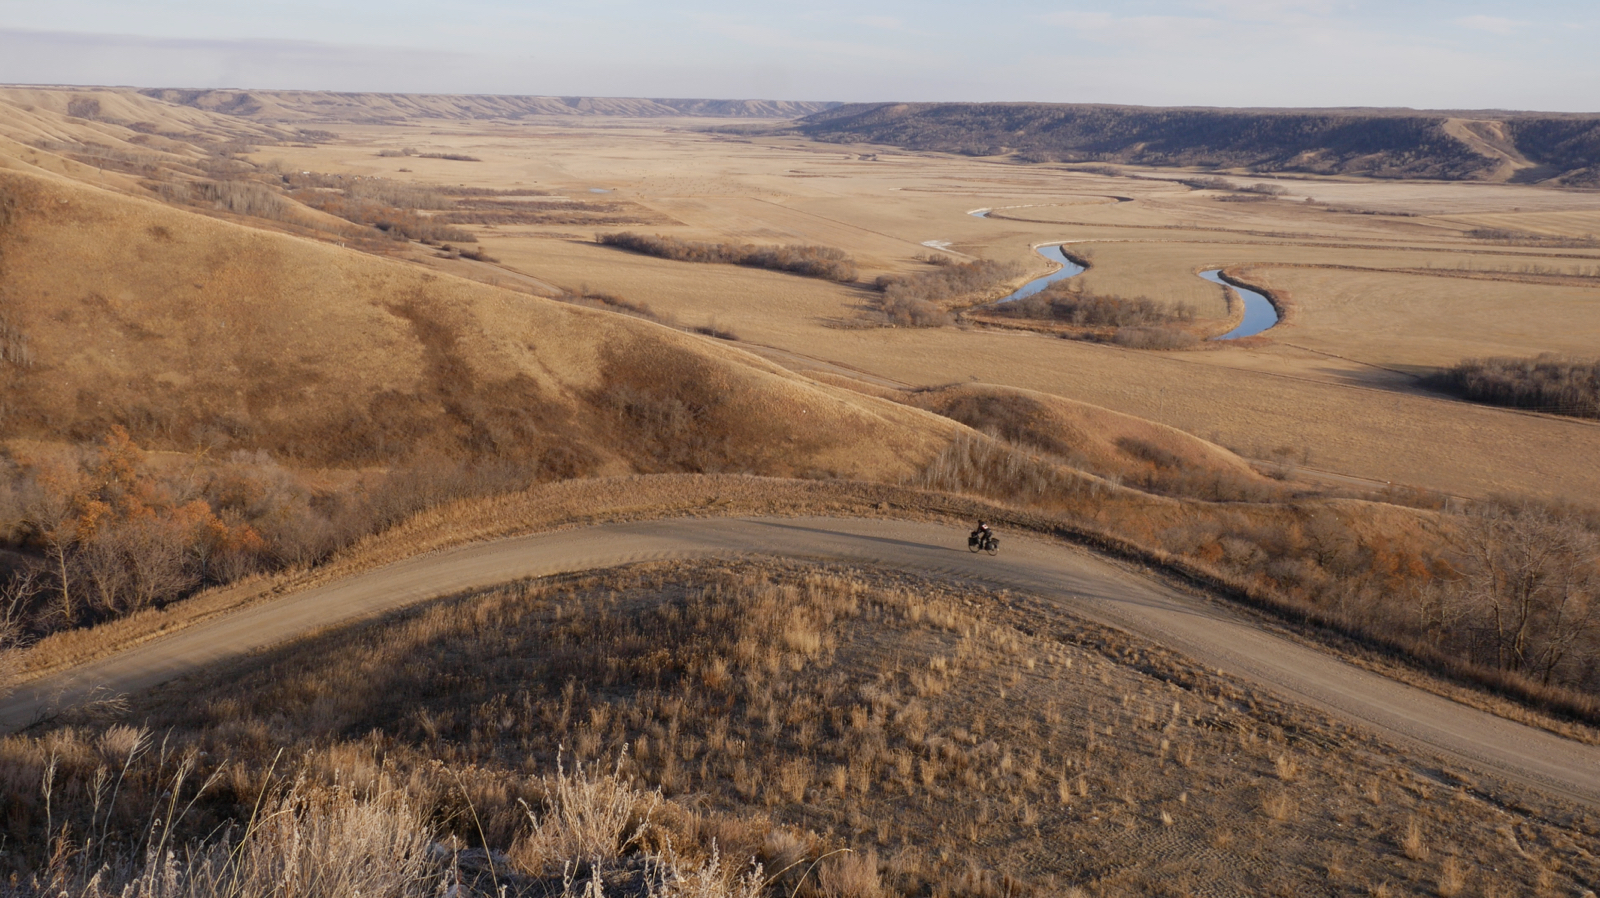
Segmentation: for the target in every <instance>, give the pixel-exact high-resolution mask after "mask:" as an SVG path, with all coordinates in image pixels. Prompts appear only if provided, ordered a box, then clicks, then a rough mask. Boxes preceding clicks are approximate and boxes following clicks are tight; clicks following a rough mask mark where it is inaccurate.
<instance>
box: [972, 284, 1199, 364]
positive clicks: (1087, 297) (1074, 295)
mask: <svg viewBox="0 0 1600 898" xmlns="http://www.w3.org/2000/svg"><path fill="white" fill-rule="evenodd" d="M971 317H972V318H973V319H974V320H976V321H982V322H986V323H992V324H1004V323H1006V322H1008V321H1028V322H1040V323H1044V324H1050V325H1057V326H1059V328H1060V331H1061V333H1062V335H1063V336H1070V337H1079V338H1088V339H1096V340H1106V341H1109V342H1112V343H1115V344H1117V345H1118V346H1126V347H1128V348H1130V349H1190V348H1192V347H1194V346H1196V345H1198V344H1199V343H1200V338H1199V337H1197V336H1196V335H1194V334H1193V333H1191V332H1190V331H1189V330H1187V326H1188V325H1190V324H1192V323H1193V322H1194V307H1193V306H1191V305H1189V304H1188V303H1177V304H1168V303H1162V302H1157V301H1156V300H1153V299H1150V298H1149V297H1147V296H1138V297H1134V298H1131V299H1130V298H1126V297H1121V296H1106V295H1101V294H1096V293H1088V292H1085V291H1084V290H1083V288H1082V285H1081V284H1079V283H1077V282H1075V281H1057V282H1056V283H1054V284H1051V285H1050V286H1048V287H1046V288H1045V289H1043V290H1041V291H1039V292H1038V293H1035V294H1033V295H1032V296H1025V297H1023V298H1021V299H1014V300H1010V301H1007V302H1001V303H995V304H993V305H990V306H985V307H984V308H982V309H980V310H977V311H976V312H975V313H973V314H972V316H971Z"/></svg>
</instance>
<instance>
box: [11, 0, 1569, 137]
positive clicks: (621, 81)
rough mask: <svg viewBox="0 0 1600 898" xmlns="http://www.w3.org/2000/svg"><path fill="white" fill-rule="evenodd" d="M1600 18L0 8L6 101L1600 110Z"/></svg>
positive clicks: (480, 6)
mask: <svg viewBox="0 0 1600 898" xmlns="http://www.w3.org/2000/svg"><path fill="white" fill-rule="evenodd" d="M1597 47H1600V3H1596V2H1595V0H1581V2H1580V0H1543V2H1541V0H1532V2H1528V0H1525V2H1523V3H1520V4H1510V3H1486V2H1475V0H1457V2H1445V0H1145V2H1138V0H1135V2H1126V3H1120V4H1111V3H1105V2H1100V3H1088V2H1072V0H1058V2H1044V0H1000V2H989V3H978V2H967V3H954V2H945V0H917V2H910V0H813V2H798V3H797V2H785V3H733V2H725V0H694V2H686V3H676V4H673V3H662V2H658V0H588V2H567V3H560V4H557V3H547V2H511V0H449V2H447V0H382V2H376V0H316V2H312V0H252V2H250V3H230V2H227V0H221V2H219V0H172V2H165V3H152V2H139V0H45V2H40V0H0V82H8V83H49V84H131V85H138V86H162V87H256V88H268V87H276V88H304V89H329V90H347V91H361V90H374V91H415V92H431V93H505V94H555V95H593V96H646V97H718V98H733V97H737V98H750V97H759V98H772V99H804V100H1046V101H1060V102H1102V103H1139V104H1151V105H1165V104H1185V105H1219V106H1250V105H1263V106H1265V105H1271V106H1345V105H1351V106H1355V105H1360V106H1413V107H1432V108H1519V109H1545V110H1572V111H1600V52H1597V50H1596V48H1597Z"/></svg>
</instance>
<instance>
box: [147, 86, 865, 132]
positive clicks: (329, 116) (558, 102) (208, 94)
mask: <svg viewBox="0 0 1600 898" xmlns="http://www.w3.org/2000/svg"><path fill="white" fill-rule="evenodd" d="M139 92H140V93H141V94H144V95H145V96H147V97H151V98H154V99H158V100H164V101H166V102H168V103H176V104H179V105H182V106H191V107H194V108H196V109H203V110H206V111H207V112H218V113H222V114H224V115H233V116H239V117H241V118H248V119H252V120H255V121H260V122H293V123H297V124H311V123H317V122H391V121H399V120H404V119H418V118H438V119H503V118H513V119H514V118H525V117H528V116H536V115H615V116H634V117H651V118H662V117H670V116H710V117H719V118H760V119H796V118H800V117H802V116H806V115H812V114H815V113H818V112H825V111H827V110H829V109H832V108H834V107H836V106H838V105H840V104H838V103H813V102H796V101H789V100H675V99H644V98H633V97H542V96H498V95H475V94H388V93H336V92H333V91H301V90H184V89H178V88H151V89H147V90H141V91H139Z"/></svg>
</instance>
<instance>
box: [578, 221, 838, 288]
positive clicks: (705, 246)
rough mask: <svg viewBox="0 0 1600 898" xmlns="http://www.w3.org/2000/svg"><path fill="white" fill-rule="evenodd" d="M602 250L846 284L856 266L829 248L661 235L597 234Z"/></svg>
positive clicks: (623, 232) (596, 237)
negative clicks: (761, 270)
mask: <svg viewBox="0 0 1600 898" xmlns="http://www.w3.org/2000/svg"><path fill="white" fill-rule="evenodd" d="M594 239H595V242H596V243H599V244H600V245H601V246H615V247H619V248H621V249H625V250H629V251H631V252H636V253H641V254H643V255H647V256H656V257H658V258H662V259H672V260H673V261H676V262H711V263H719V264H723V265H744V266H747V267H750V268H765V269H769V270H771V271H787V272H789V273H791V274H798V275H802V276H804V277H812V278H822V279H823V280H828V281H839V282H840V283H849V282H851V281H854V280H855V279H856V263H855V260H854V259H852V258H850V257H849V256H848V255H846V254H845V253H844V251H843V250H839V249H835V248H833V247H831V246H809V245H802V244H788V245H785V246H757V245H755V244H752V243H702V242H700V241H695V240H681V239H679V238H677V237H666V236H663V235H661V234H654V235H651V234H637V233H634V232H632V231H621V232H618V233H615V234H596V235H595V238H594Z"/></svg>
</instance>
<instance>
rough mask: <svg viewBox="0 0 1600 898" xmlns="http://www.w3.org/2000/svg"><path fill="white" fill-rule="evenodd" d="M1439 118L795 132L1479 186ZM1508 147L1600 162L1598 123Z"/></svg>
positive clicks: (864, 117) (1468, 151) (898, 116)
mask: <svg viewBox="0 0 1600 898" xmlns="http://www.w3.org/2000/svg"><path fill="white" fill-rule="evenodd" d="M1451 121H1452V118H1451V117H1450V116H1448V115H1445V114H1442V113H1439V114H1431V113H1410V112H1386V111H1361V110H1352V111H1333V112H1328V111H1311V110H1306V111H1301V110H1233V109H1198V108H1192V109H1191V108H1184V109H1162V108H1145V107H1131V106H1089V105H1057V104H1044V103H898V104H877V105H868V104H851V105H846V106H842V107H839V108H837V109H832V110H828V111H826V112H821V113H817V114H814V115H811V116H808V117H807V118H805V119H802V120H801V122H800V123H799V124H798V126H797V130H798V131H799V132H800V133H802V134H805V135H806V136H808V137H812V138H816V139H819V140H828V141H849V142H861V143H876V144H887V145H890V146H902V147H908V148H911V149H919V150H937V151H941V152H952V153H963V154H967V155H976V156H993V155H1003V154H1014V155H1015V156H1016V157H1017V158H1019V159H1021V160H1023V161H1030V162H1089V161H1095V162H1123V163H1130V164H1138V165H1181V166H1206V167H1221V168H1248V169H1252V170H1255V171H1284V172H1311V173H1318V174H1360V175H1368V176H1371V177H1379V178H1442V179H1450V180H1457V179H1478V178H1486V177H1490V176H1493V175H1494V174H1496V172H1497V171H1498V170H1499V168H1500V163H1501V160H1500V159H1499V158H1497V157H1496V156H1493V155H1486V154H1485V153H1482V152H1480V151H1479V150H1478V149H1476V148H1474V147H1472V146H1469V145H1468V143H1466V142H1464V141H1462V140H1460V139H1458V138H1457V137H1455V136H1452V135H1451V134H1450V133H1447V131H1446V128H1445V126H1446V124H1447V123H1449V122H1451ZM1507 124H1508V125H1509V128H1510V134H1511V135H1512V136H1513V137H1514V139H1515V143H1516V146H1515V148H1514V149H1515V150H1516V151H1519V152H1521V153H1523V154H1524V155H1526V156H1527V158H1529V159H1531V160H1534V161H1535V162H1539V163H1544V164H1548V165H1551V166H1554V167H1555V168H1556V169H1557V170H1558V171H1555V172H1550V173H1546V176H1549V175H1550V174H1556V173H1559V172H1560V171H1566V172H1574V171H1576V170H1580V169H1586V168H1589V167H1591V166H1593V165H1595V164H1596V162H1597V161H1600V160H1597V158H1596V156H1595V154H1594V153H1593V152H1592V149H1593V148H1592V146H1591V144H1593V142H1594V138H1593V135H1594V132H1595V128H1596V127H1597V125H1596V120H1595V119H1593V118H1585V117H1565V116H1562V117H1548V118H1546V117H1539V116H1536V115H1533V114H1529V115H1528V116H1523V117H1517V118H1515V119H1508V120H1507Z"/></svg>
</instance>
